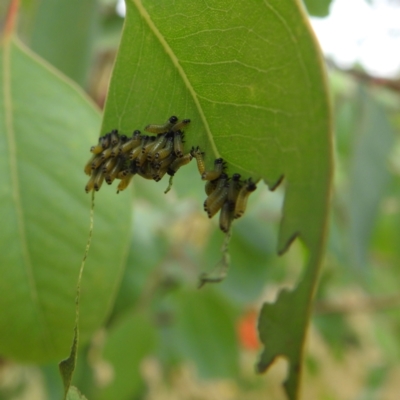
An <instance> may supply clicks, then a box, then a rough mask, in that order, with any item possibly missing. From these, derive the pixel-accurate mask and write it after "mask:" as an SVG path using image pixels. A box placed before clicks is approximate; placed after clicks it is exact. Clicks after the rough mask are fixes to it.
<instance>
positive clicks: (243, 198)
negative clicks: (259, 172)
mask: <svg viewBox="0 0 400 400" xmlns="http://www.w3.org/2000/svg"><path fill="white" fill-rule="evenodd" d="M256 189H257V186H256V184H255V183H254V182H252V180H251V178H249V179H248V180H247V181H246V183H245V184H244V186H243V187H242V188H241V189H240V192H239V194H238V196H237V199H236V205H235V211H234V218H240V217H241V216H242V215H243V214H244V212H245V211H246V206H247V199H248V198H249V195H250V193H252V192H254V191H255V190H256Z"/></svg>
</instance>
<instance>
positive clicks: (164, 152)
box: [154, 137, 174, 162]
mask: <svg viewBox="0 0 400 400" xmlns="http://www.w3.org/2000/svg"><path fill="white" fill-rule="evenodd" d="M173 149H174V138H173V137H168V138H167V142H166V143H165V147H164V148H163V149H161V150H159V151H158V152H157V153H156V154H155V155H154V159H155V161H158V162H160V161H161V160H164V159H165V158H167V157H168V156H169V155H170V154H171V153H172V150H173Z"/></svg>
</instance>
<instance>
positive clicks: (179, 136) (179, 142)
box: [174, 131, 183, 157]
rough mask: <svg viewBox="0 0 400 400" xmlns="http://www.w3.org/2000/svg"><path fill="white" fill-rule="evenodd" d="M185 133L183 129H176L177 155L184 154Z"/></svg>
mask: <svg viewBox="0 0 400 400" xmlns="http://www.w3.org/2000/svg"><path fill="white" fill-rule="evenodd" d="M182 139H183V134H182V132H181V131H176V132H175V133H174V152H175V154H176V156H177V157H182V156H183V142H182Z"/></svg>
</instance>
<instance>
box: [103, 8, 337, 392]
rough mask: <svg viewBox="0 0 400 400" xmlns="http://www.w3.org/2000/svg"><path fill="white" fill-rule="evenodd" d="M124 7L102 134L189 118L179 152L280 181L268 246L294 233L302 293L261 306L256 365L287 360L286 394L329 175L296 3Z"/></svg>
mask: <svg viewBox="0 0 400 400" xmlns="http://www.w3.org/2000/svg"><path fill="white" fill-rule="evenodd" d="M126 5H127V16H126V19H125V25H124V31H123V36H122V41H121V44H120V49H119V53H118V56H117V61H116V64H115V68H114V72H113V76H112V79H111V83H110V89H109V94H108V98H107V101H106V107H105V112H104V118H103V124H102V128H101V133H102V134H104V133H106V132H108V131H110V130H111V129H118V130H119V131H121V132H122V133H125V134H130V133H131V132H132V131H133V130H134V129H143V127H144V126H146V125H147V124H149V123H161V122H163V121H165V120H166V119H167V118H168V117H169V116H171V115H177V116H178V117H180V118H190V119H191V121H192V122H191V124H190V127H189V128H188V129H187V130H186V131H185V134H186V143H185V151H186V152H187V151H189V150H190V148H191V147H192V146H200V148H201V149H202V150H203V151H204V152H205V161H206V165H207V166H208V167H211V166H212V165H213V161H214V159H215V158H217V157H223V158H224V160H225V161H226V162H227V166H228V173H229V174H233V173H240V174H242V176H243V178H248V177H252V178H253V179H254V180H259V179H263V180H264V181H265V182H266V183H267V185H268V186H269V188H270V189H273V188H275V187H276V186H277V185H278V184H279V182H280V181H281V180H282V177H284V180H283V181H284V183H285V201H284V206H283V217H282V221H281V226H280V232H279V239H278V249H277V251H278V252H279V253H280V254H282V253H284V252H285V251H286V250H287V248H288V247H289V245H290V243H291V242H292V241H293V240H294V239H295V238H297V237H298V238H299V239H300V240H301V241H302V243H303V244H304V246H305V248H306V250H307V262H306V267H305V268H304V271H305V272H304V275H303V277H302V279H301V281H300V284H299V286H298V287H297V288H295V289H294V290H293V291H283V292H281V293H280V295H279V297H278V299H277V301H276V303H275V304H266V305H264V307H263V310H262V313H261V316H260V321H259V330H260V337H261V340H262V342H263V343H264V344H265V350H264V352H263V354H262V356H261V359H260V362H259V364H258V369H259V371H264V370H265V369H266V368H267V367H268V366H269V365H270V364H271V362H272V361H273V360H274V359H275V358H276V357H278V356H284V357H286V358H287V359H288V361H289V363H290V372H289V378H288V380H287V382H286V384H285V388H286V391H287V393H288V395H289V398H291V399H295V398H296V396H297V395H298V392H299V390H298V388H299V381H300V371H301V360H302V353H303V345H304V340H305V332H306V329H307V325H308V322H309V316H310V307H311V302H312V299H313V294H314V291H315V284H316V281H317V277H318V268H319V264H320V260H321V256H322V252H323V247H324V243H325V228H326V220H327V210H328V201H329V193H330V182H331V171H332V145H331V136H330V135H331V126H330V125H331V122H330V109H329V102H328V99H327V93H326V83H325V77H324V71H323V65H322V61H321V57H320V54H319V50H318V48H317V45H316V43H315V40H314V37H313V35H312V34H311V32H310V28H309V25H308V22H307V19H306V17H305V16H304V15H303V11H302V6H301V5H299V4H298V3H297V2H296V1H294V0H293V1H285V2H282V1H281V0H268V1H267V0H264V1H251V2H249V1H245V0H243V1H235V2H232V1H228V0H207V1H199V2H187V1H184V0H175V1H164V2H157V3H155V2H153V1H150V0H143V1H140V0H127V1H126ZM193 184H197V183H196V182H194V183H193ZM198 185H199V190H201V181H200V180H199V183H198Z"/></svg>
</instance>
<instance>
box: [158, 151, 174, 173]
mask: <svg viewBox="0 0 400 400" xmlns="http://www.w3.org/2000/svg"><path fill="white" fill-rule="evenodd" d="M174 160H176V156H175V154H174V153H172V152H171V153H170V154H169V156H168V157H167V158H164V159H163V160H161V161H159V162H157V163H154V168H155V169H156V170H157V171H158V170H160V169H161V170H163V169H165V170H167V169H168V167H169V166H170V165H171V163H172V162H173V161H174Z"/></svg>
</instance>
